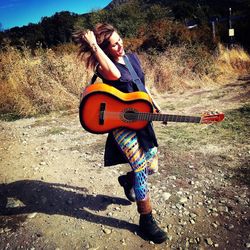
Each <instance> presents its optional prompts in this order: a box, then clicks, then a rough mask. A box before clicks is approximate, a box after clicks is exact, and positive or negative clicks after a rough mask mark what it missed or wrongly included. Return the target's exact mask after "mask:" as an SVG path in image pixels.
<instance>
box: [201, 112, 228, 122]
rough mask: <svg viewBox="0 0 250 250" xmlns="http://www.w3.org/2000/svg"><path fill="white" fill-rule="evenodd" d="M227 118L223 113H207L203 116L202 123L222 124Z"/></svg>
mask: <svg viewBox="0 0 250 250" xmlns="http://www.w3.org/2000/svg"><path fill="white" fill-rule="evenodd" d="M224 118H225V115H224V114H223V113H219V112H217V111H216V112H206V113H204V114H203V115H202V116H201V121H200V123H205V124H211V123H215V122H221V121H223V120H224Z"/></svg>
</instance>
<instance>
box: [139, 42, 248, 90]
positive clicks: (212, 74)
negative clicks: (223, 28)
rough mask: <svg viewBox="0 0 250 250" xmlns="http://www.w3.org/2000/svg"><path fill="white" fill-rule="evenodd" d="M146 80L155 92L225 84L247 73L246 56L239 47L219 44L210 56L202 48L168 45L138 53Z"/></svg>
mask: <svg viewBox="0 0 250 250" xmlns="http://www.w3.org/2000/svg"><path fill="white" fill-rule="evenodd" d="M141 59H142V62H143V66H144V69H145V73H146V76H147V82H148V83H150V85H151V89H152V88H153V89H154V90H155V92H156V93H157V92H160V93H162V92H166V91H183V90H185V89H187V88H202V87H203V88H207V87H208V88H209V87H212V86H214V85H217V84H226V83H228V82H229V81H232V80H234V79H237V78H238V77H239V76H241V75H245V74H249V73H250V56H249V54H247V52H245V51H244V50H243V49H242V48H232V49H227V48H225V47H224V46H222V45H219V46H218V50H217V51H216V53H215V54H214V55H212V54H211V53H209V52H208V51H206V50H205V49H204V48H203V47H201V46H200V47H189V48H188V47H185V46H182V47H170V48H168V50H167V51H166V52H165V53H163V54H160V55H157V56H149V55H145V54H142V55H141Z"/></svg>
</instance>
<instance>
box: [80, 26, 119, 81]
mask: <svg viewBox="0 0 250 250" xmlns="http://www.w3.org/2000/svg"><path fill="white" fill-rule="evenodd" d="M83 39H84V40H85V41H86V42H87V43H88V44H89V45H90V47H91V48H92V50H93V52H94V53H95V57H96V59H97V61H98V62H99V67H98V71H99V73H100V74H101V75H102V76H103V77H104V78H106V79H107V80H117V79H119V78H120V77H121V73H120V71H119V70H118V68H117V67H116V66H115V64H114V63H113V62H112V61H111V59H110V58H109V57H108V56H107V55H106V53H105V52H104V51H103V50H102V49H101V48H100V46H99V45H98V44H97V41H96V37H95V34H94V32H93V31H91V30H87V32H85V33H84V35H83Z"/></svg>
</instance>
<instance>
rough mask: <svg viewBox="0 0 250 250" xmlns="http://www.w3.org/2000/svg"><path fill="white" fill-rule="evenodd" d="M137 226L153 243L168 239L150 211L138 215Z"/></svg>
mask: <svg viewBox="0 0 250 250" xmlns="http://www.w3.org/2000/svg"><path fill="white" fill-rule="evenodd" d="M139 228H140V230H141V232H142V233H143V234H144V235H145V236H146V237H147V238H148V239H149V240H151V241H153V242H154V243H158V244H160V243H162V242H164V241H166V240H167V239H168V236H167V234H166V232H164V231H163V230H162V229H161V228H159V227H158V225H157V223H156V221H155V220H154V218H153V215H152V212H150V213H148V214H141V215H140V221H139Z"/></svg>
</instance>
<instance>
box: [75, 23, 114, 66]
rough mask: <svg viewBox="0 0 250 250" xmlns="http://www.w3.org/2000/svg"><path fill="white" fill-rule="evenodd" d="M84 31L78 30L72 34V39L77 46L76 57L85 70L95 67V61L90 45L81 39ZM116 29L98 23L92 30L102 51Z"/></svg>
mask: <svg viewBox="0 0 250 250" xmlns="http://www.w3.org/2000/svg"><path fill="white" fill-rule="evenodd" d="M85 31H86V30H79V31H77V32H75V33H74V35H73V38H74V41H75V42H76V43H78V44H79V45H80V46H79V52H78V57H79V58H80V60H81V61H84V62H85V64H86V67H87V68H90V69H94V68H95V67H96V65H97V60H96V57H95V54H94V52H93V50H92V49H91V47H90V45H89V44H88V43H87V42H86V41H85V40H84V39H83V38H82V37H83V34H84V32H85ZM114 31H116V29H115V28H114V27H113V26H112V25H110V24H107V23H99V24H97V25H96V26H95V28H94V29H93V32H94V34H95V37H96V41H97V44H98V45H99V46H100V48H101V49H103V50H104V51H105V50H106V49H107V48H108V45H109V38H110V37H111V35H112V34H113V32H114Z"/></svg>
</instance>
